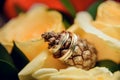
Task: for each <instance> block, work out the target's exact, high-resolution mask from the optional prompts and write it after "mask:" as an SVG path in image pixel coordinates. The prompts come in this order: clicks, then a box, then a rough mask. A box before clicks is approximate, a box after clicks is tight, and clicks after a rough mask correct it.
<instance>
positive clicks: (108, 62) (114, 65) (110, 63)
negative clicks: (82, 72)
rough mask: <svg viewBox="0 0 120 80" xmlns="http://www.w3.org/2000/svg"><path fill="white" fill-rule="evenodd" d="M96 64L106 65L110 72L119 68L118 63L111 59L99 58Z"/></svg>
mask: <svg viewBox="0 0 120 80" xmlns="http://www.w3.org/2000/svg"><path fill="white" fill-rule="evenodd" d="M96 66H99V67H106V68H108V69H109V70H110V71H111V72H115V71H117V70H120V68H119V65H118V64H117V63H115V62H113V61H111V60H101V61H98V62H97V64H96Z"/></svg>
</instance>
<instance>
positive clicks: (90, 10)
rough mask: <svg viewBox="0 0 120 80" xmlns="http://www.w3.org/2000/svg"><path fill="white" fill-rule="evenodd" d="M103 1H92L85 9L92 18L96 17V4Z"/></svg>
mask: <svg viewBox="0 0 120 80" xmlns="http://www.w3.org/2000/svg"><path fill="white" fill-rule="evenodd" d="M103 1H104V0H97V1H96V2H95V3H93V4H92V5H91V6H90V7H89V8H88V10H87V11H88V12H89V13H90V14H91V15H92V17H93V19H95V18H96V14H97V9H98V6H99V5H100V4H101V3H102V2H103Z"/></svg>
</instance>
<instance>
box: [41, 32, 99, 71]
mask: <svg viewBox="0 0 120 80" xmlns="http://www.w3.org/2000/svg"><path fill="white" fill-rule="evenodd" d="M42 38H44V40H45V41H46V42H48V44H49V46H48V48H49V49H50V50H51V51H52V53H53V56H54V58H57V59H59V60H61V61H63V62H65V63H66V64H68V65H69V66H75V67H78V68H82V69H85V70H88V69H90V68H92V67H94V66H95V63H96V60H97V51H96V49H95V48H94V47H93V46H92V45H91V44H90V43H88V42H87V40H85V39H81V38H80V37H78V36H76V35H75V34H74V33H71V32H68V31H62V32H61V33H55V32H46V33H44V34H42Z"/></svg>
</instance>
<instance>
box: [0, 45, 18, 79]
mask: <svg viewBox="0 0 120 80" xmlns="http://www.w3.org/2000/svg"><path fill="white" fill-rule="evenodd" d="M17 74H18V70H17V68H16V67H15V65H14V63H13V60H12V58H11V56H10V55H9V53H8V52H7V50H6V49H5V48H4V46H3V45H2V44H0V79H1V80H18V76H17Z"/></svg>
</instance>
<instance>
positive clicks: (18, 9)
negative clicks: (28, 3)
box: [14, 4, 25, 14]
mask: <svg viewBox="0 0 120 80" xmlns="http://www.w3.org/2000/svg"><path fill="white" fill-rule="evenodd" d="M14 9H15V11H16V13H17V14H19V13H24V12H25V11H24V10H23V9H22V8H21V7H20V6H18V5H17V4H15V5H14Z"/></svg>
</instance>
